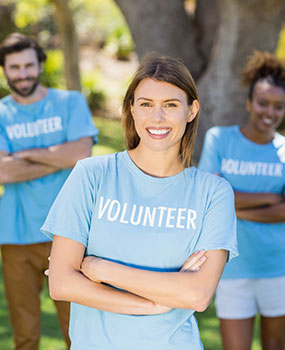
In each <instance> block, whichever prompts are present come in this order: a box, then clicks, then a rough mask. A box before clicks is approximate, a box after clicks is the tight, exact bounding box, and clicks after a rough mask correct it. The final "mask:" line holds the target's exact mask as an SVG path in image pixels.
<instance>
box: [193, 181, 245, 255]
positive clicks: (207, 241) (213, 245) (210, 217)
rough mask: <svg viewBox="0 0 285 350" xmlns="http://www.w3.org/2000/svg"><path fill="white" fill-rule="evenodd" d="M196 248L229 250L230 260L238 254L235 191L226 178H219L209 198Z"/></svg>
mask: <svg viewBox="0 0 285 350" xmlns="http://www.w3.org/2000/svg"><path fill="white" fill-rule="evenodd" d="M195 249H197V250H201V249H205V250H216V249H217V250H218V249H224V250H227V251H228V252H229V255H228V261H230V260H231V259H232V258H234V257H236V256H238V249H237V237H236V214H235V207H234V193H233V190H232V187H231V186H230V184H229V183H228V182H227V181H226V180H224V179H219V182H218V184H217V186H216V189H215V191H214V193H213V195H212V197H211V199H210V200H209V204H208V207H207V209H206V212H205V216H204V219H203V223H202V230H201V234H200V237H199V240H198V242H197V245H196V247H195Z"/></svg>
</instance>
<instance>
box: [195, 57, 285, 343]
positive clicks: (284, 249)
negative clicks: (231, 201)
mask: <svg viewBox="0 0 285 350" xmlns="http://www.w3.org/2000/svg"><path fill="white" fill-rule="evenodd" d="M243 81H244V83H245V84H247V85H249V94H248V98H247V101H246V110H247V112H248V114H249V118H248V121H247V123H246V124H245V125H244V126H242V127H240V126H238V125H234V126H227V127H225V126H224V127H213V128H211V129H210V130H208V132H207V134H206V137H205V142H204V146H203V151H202V155H201V159H200V163H199V167H200V168H201V169H203V170H207V171H210V172H213V173H216V174H218V175H220V176H222V177H224V178H225V179H227V180H228V181H229V182H230V183H231V184H232V187H233V189H234V192H235V207H236V214H237V218H238V226H237V227H238V247H239V254H240V255H239V257H238V258H237V259H234V261H232V262H230V263H229V264H228V265H227V266H226V268H225V270H224V273H223V276H222V280H221V281H220V283H219V286H218V289H217V292H216V310H217V315H218V317H219V319H220V327H221V334H222V341H223V348H224V349H225V350H238V349H239V350H250V348H251V343H252V336H253V326H254V319H255V316H256V315H257V314H258V313H260V315H261V342H262V349H263V350H284V349H285V200H284V192H285V166H284V162H285V138H284V136H282V135H280V134H279V133H277V132H276V129H277V128H278V126H279V125H280V123H281V122H282V120H283V117H284V115H285V64H284V63H283V62H281V61H280V60H279V59H277V58H276V57H275V56H274V55H272V54H270V53H268V52H265V53H262V52H257V51H256V52H255V53H254V54H253V55H252V56H251V57H250V58H249V60H248V63H247V65H246V67H245V69H244V71H243Z"/></svg>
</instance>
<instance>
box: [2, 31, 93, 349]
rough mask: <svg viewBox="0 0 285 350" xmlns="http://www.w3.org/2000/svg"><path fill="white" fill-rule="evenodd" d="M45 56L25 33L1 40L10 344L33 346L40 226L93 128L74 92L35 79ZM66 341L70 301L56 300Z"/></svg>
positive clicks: (42, 252)
mask: <svg viewBox="0 0 285 350" xmlns="http://www.w3.org/2000/svg"><path fill="white" fill-rule="evenodd" d="M45 60H46V55H45V53H44V51H43V50H42V48H41V47H40V46H39V45H38V43H37V42H36V41H35V40H34V39H32V38H30V37H27V36H24V35H21V34H18V33H13V34H10V35H9V36H8V37H7V38H6V39H4V41H3V42H2V43H1V45H0V66H2V68H3V73H4V76H5V78H6V79H7V82H8V84H9V86H10V89H11V94H10V95H8V96H6V97H4V98H2V99H1V100H0V184H2V185H4V193H3V195H2V197H1V199H0V244H1V245H2V246H1V254H2V261H3V276H4V284H5V292H6V297H7V302H8V309H9V315H10V321H11V324H12V328H13V336H14V342H15V347H14V349H15V350H38V348H39V341H40V333H41V329H40V293H41V291H42V288H43V283H44V278H45V277H44V271H45V270H46V269H47V268H48V256H49V254H50V249H51V243H50V242H49V241H48V239H47V237H45V236H44V235H43V234H42V233H41V232H40V227H41V226H42V224H43V222H44V219H45V217H46V215H47V213H48V211H49V208H50V206H51V205H52V203H53V201H54V199H55V197H56V196H57V193H58V192H59V190H60V188H61V186H62V185H63V183H64V182H65V180H66V178H67V176H68V175H69V173H70V171H71V168H72V167H73V166H74V165H75V163H76V162H77V160H79V159H82V158H85V157H88V156H90V154H91V149H92V146H93V144H94V143H95V142H96V140H97V134H98V130H97V129H96V127H95V126H94V124H93V121H92V116H91V113H90V110H89V108H88V106H87V103H86V100H85V98H84V97H83V96H82V94H81V93H79V92H77V91H64V90H58V89H53V88H47V87H45V86H43V85H41V83H40V75H41V73H42V71H43V64H44V62H45ZM56 308H57V314H58V319H59V324H60V326H61V329H62V331H63V334H64V338H65V341H66V344H67V346H68V348H69V346H70V341H69V337H68V322H69V304H68V303H65V302H56Z"/></svg>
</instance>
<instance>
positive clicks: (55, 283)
mask: <svg viewBox="0 0 285 350" xmlns="http://www.w3.org/2000/svg"><path fill="white" fill-rule="evenodd" d="M65 289H66V288H65V287H64V284H63V283H62V282H61V281H60V280H57V279H53V278H51V277H49V295H50V297H51V299H53V300H56V301H68V298H67V293H66V290H65Z"/></svg>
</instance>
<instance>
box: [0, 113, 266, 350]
mask: <svg viewBox="0 0 285 350" xmlns="http://www.w3.org/2000/svg"><path fill="white" fill-rule="evenodd" d="M95 123H96V125H97V127H98V129H99V130H100V136H99V144H98V145H96V146H95V147H94V149H93V155H99V154H106V153H110V152H116V151H118V150H123V149H124V142H123V138H122V129H121V125H120V122H118V121H114V120H107V119H101V118H95ZM196 315H197V318H198V320H199V328H200V332H201V337H202V342H203V344H204V346H205V350H219V349H221V340H220V335H219V329H218V320H217V318H216V316H215V308H214V305H213V303H212V304H211V305H210V306H209V308H208V309H207V311H205V312H203V313H199V314H198V313H197V314H196ZM257 328H258V327H257V326H256V330H255V339H254V344H253V347H252V350H259V349H260V346H259V342H258V340H257V337H258V329H257ZM12 346H13V345H12V330H11V326H10V324H9V320H8V313H7V304H6V300H5V296H4V288H3V280H2V270H1V259H0V350H12ZM64 349H65V346H64V342H63V340H62V338H61V333H60V330H59V326H58V322H57V319H56V313H55V307H54V305H53V302H52V301H51V300H50V298H49V297H48V291H47V287H46V286H45V288H44V291H43V293H42V338H41V344H40V350H64ZM83 350H84V349H83Z"/></svg>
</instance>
